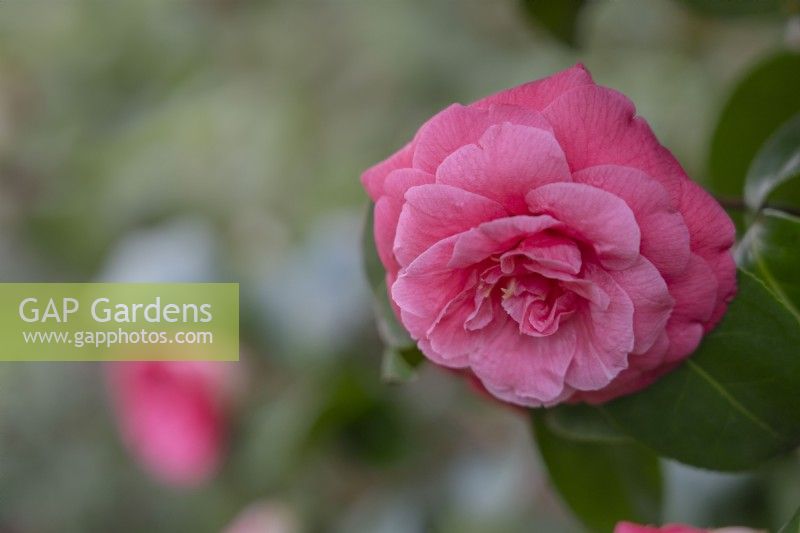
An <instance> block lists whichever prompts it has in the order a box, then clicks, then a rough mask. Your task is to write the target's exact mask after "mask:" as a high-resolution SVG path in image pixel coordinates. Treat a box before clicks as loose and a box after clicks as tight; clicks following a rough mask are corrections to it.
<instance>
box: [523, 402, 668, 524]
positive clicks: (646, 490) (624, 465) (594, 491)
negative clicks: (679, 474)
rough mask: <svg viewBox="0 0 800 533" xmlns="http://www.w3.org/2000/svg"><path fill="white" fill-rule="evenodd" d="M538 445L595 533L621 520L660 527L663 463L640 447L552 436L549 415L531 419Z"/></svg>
mask: <svg viewBox="0 0 800 533" xmlns="http://www.w3.org/2000/svg"><path fill="white" fill-rule="evenodd" d="M531 417H532V422H533V427H534V434H535V437H536V442H537V444H538V446H539V452H540V453H541V455H542V459H543V460H544V463H545V465H546V466H547V470H548V472H549V473H550V479H551V480H552V482H553V484H554V485H555V487H556V488H557V489H558V492H559V493H560V494H561V497H562V498H563V499H564V501H565V502H566V503H567V504H568V505H569V506H570V508H572V510H573V511H574V512H575V514H576V515H578V517H579V518H580V519H581V521H582V522H583V523H584V524H585V525H586V526H587V527H588V528H589V529H590V530H592V531H598V532H603V533H607V532H608V531H611V530H612V529H613V528H614V525H615V524H616V523H617V522H619V521H621V520H633V521H637V522H642V523H658V522H660V516H659V515H660V512H661V493H662V483H661V468H660V465H659V462H658V458H657V457H656V456H655V454H653V453H652V452H650V451H649V450H647V449H645V448H643V447H641V446H639V445H637V444H635V443H629V444H612V443H594V442H586V441H577V440H571V439H567V438H564V437H562V436H560V435H558V434H557V433H555V432H553V431H551V430H550V428H549V427H548V424H547V423H546V422H545V417H544V413H539V412H536V411H532V414H531Z"/></svg>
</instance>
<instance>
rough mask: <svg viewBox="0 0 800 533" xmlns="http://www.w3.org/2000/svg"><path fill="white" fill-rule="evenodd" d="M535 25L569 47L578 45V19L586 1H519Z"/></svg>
mask: <svg viewBox="0 0 800 533" xmlns="http://www.w3.org/2000/svg"><path fill="white" fill-rule="evenodd" d="M521 4H522V9H523V10H524V11H525V12H526V13H527V14H528V16H529V17H530V18H531V20H532V21H533V22H534V23H535V24H539V25H541V26H542V27H543V28H545V29H546V30H547V31H548V32H550V33H551V34H552V35H553V37H555V38H556V39H559V40H560V41H562V42H564V43H565V44H567V45H569V46H577V45H578V36H579V33H578V18H579V16H580V12H581V9H582V8H583V6H584V5H585V4H586V0H521Z"/></svg>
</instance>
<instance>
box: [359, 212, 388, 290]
mask: <svg viewBox="0 0 800 533" xmlns="http://www.w3.org/2000/svg"><path fill="white" fill-rule="evenodd" d="M374 222H375V204H373V203H372V202H370V204H369V207H367V214H366V216H365V217H364V228H363V230H362V232H361V250H362V252H363V260H364V273H365V274H366V275H367V281H368V282H369V286H370V288H371V289H372V291H373V292H376V291H377V290H378V288H379V287H380V285H381V283H384V284H385V283H386V272H385V271H384V270H383V264H382V263H381V258H380V257H379V256H378V250H377V249H376V248H375V237H374V235H373V232H372V226H373V224H374ZM384 287H385V285H384Z"/></svg>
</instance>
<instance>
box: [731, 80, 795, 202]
mask: <svg viewBox="0 0 800 533" xmlns="http://www.w3.org/2000/svg"><path fill="white" fill-rule="evenodd" d="M797 98H798V99H800V95H798V96H797ZM798 175H800V113H798V114H797V115H795V116H794V117H793V118H791V119H790V120H789V121H788V122H786V123H785V124H784V125H783V126H781V127H780V129H778V131H776V132H775V133H774V134H773V135H772V136H770V138H769V139H767V141H766V142H765V143H764V145H763V146H762V147H761V149H760V150H759V151H758V154H757V155H756V157H755V159H754V160H753V162H752V163H751V165H750V170H749V171H748V172H747V178H746V180H745V185H744V199H745V202H746V203H747V206H748V207H749V208H750V209H752V210H753V211H758V210H759V209H761V207H762V206H763V205H764V202H766V200H767V199H768V198H769V197H770V195H771V194H772V193H773V192H774V191H775V190H776V189H778V188H779V187H780V186H781V185H783V184H785V183H787V182H788V181H789V180H791V179H792V178H796V177H798ZM795 196H798V195H797V194H795ZM794 200H795V201H794V202H792V203H794V204H797V203H798V202H797V198H795V199H794Z"/></svg>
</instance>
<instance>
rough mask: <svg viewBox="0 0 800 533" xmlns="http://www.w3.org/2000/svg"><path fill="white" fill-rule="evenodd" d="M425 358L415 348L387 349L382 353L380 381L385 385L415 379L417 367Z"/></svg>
mask: <svg viewBox="0 0 800 533" xmlns="http://www.w3.org/2000/svg"><path fill="white" fill-rule="evenodd" d="M424 361H425V356H424V355H422V352H420V351H419V349H417V347H416V346H412V347H411V348H399V349H398V348H389V347H387V348H386V349H385V350H384V351H383V361H382V362H381V379H383V381H385V382H386V383H405V382H406V381H410V380H412V379H414V378H416V377H417V367H418V366H419V365H421V364H422V363H423V362H424Z"/></svg>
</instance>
